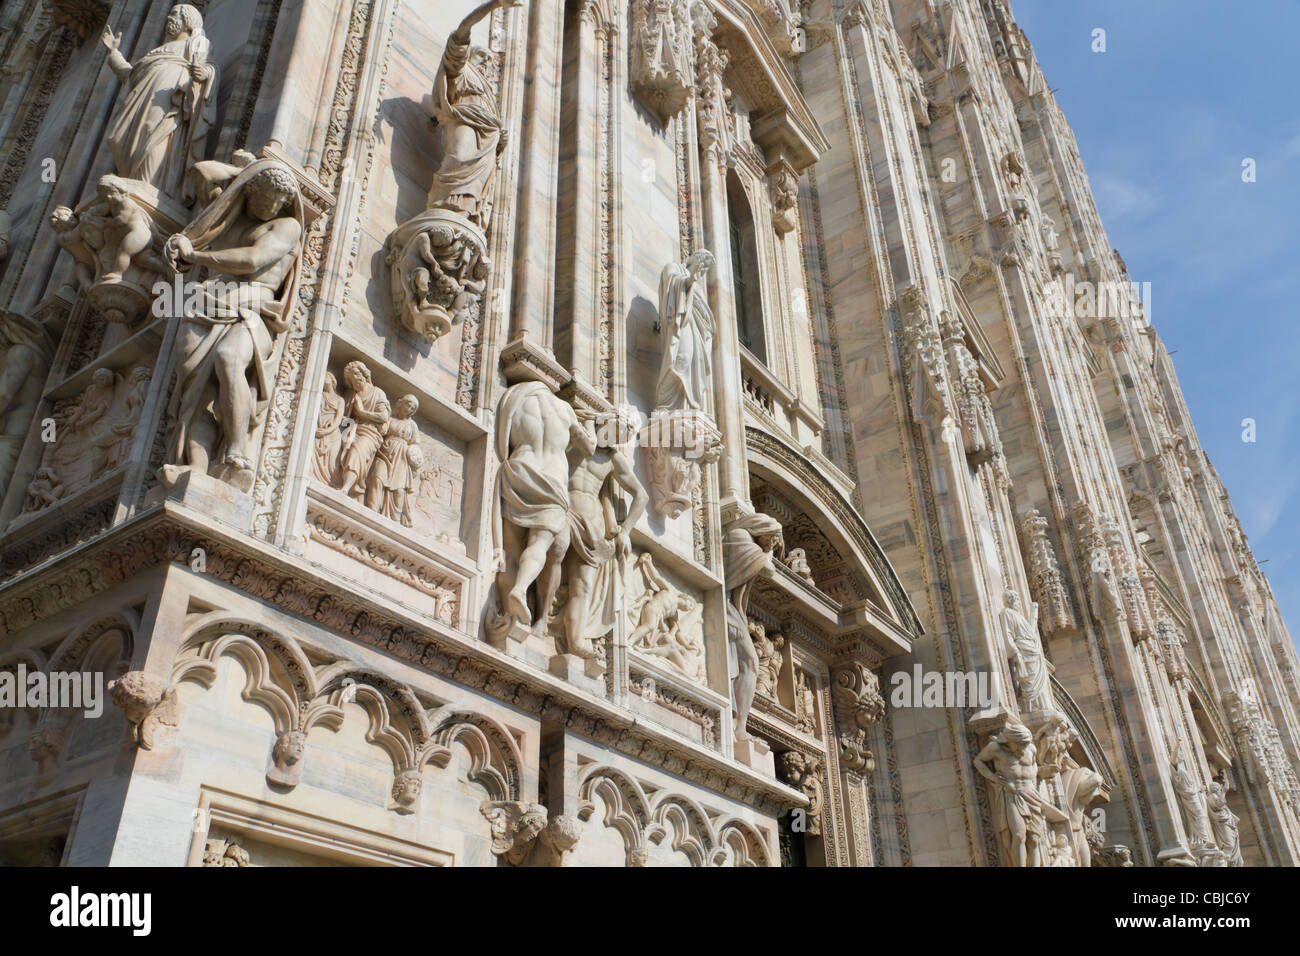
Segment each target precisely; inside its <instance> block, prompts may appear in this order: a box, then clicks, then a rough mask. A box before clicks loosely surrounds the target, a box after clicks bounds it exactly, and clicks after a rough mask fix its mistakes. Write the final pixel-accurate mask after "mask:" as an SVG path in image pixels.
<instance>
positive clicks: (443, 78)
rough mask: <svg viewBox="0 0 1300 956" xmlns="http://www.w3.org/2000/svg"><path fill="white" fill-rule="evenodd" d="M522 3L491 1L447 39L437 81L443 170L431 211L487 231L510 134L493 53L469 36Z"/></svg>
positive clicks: (437, 177) (435, 92)
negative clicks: (501, 105)
mask: <svg viewBox="0 0 1300 956" xmlns="http://www.w3.org/2000/svg"><path fill="white" fill-rule="evenodd" d="M521 2H522V0H489V2H487V3H483V4H480V5H479V6H478V7H476V8H475V9H474V10H473V11H471V12H470V14H469V15H468V16H467V17H465V19H464V20H463V21H461V24H460V26H459V27H457V28H456V31H455V32H454V33H453V34H452V35H451V36H450V37H448V38H447V46H446V48H445V49H444V50H443V53H442V64H441V65H440V66H439V67H438V74H437V76H436V77H435V79H434V81H433V115H434V120H435V121H436V122H437V124H438V126H439V128H440V129H441V130H442V165H441V166H440V167H439V169H438V171H437V172H436V173H434V176H433V189H432V190H431V191H430V193H429V205H430V206H431V207H436V208H442V209H450V210H454V211H456V212H459V213H460V214H461V215H463V216H464V217H465V218H466V219H468V220H469V221H470V222H472V223H473V224H474V225H476V226H477V227H478V228H479V229H482V230H484V231H486V230H487V228H488V224H489V219H490V216H491V212H492V204H493V198H494V192H495V185H496V175H497V157H498V156H499V155H500V154H501V152H502V151H504V150H505V148H506V129H505V124H504V122H503V120H502V117H501V113H500V111H499V109H498V106H497V98H496V93H495V92H494V91H493V89H492V86H493V83H492V79H491V68H490V59H491V54H490V53H488V51H486V50H484V49H482V48H481V47H474V46H471V44H470V31H471V30H472V29H473V28H474V26H475V25H476V24H477V23H478V22H479V21H481V20H483V19H484V18H486V17H487V16H488V15H489V14H491V13H492V12H493V11H494V10H498V9H502V8H506V7H516V6H519V5H520V3H521Z"/></svg>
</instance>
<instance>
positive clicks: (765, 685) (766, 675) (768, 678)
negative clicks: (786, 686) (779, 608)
mask: <svg viewBox="0 0 1300 956" xmlns="http://www.w3.org/2000/svg"><path fill="white" fill-rule="evenodd" d="M749 635H750V637H752V638H753V639H754V653H755V654H757V655H758V683H757V684H756V686H755V692H756V693H759V694H762V695H763V696H764V697H768V698H771V699H772V700H776V682H777V678H778V677H780V675H781V664H782V660H781V649H782V648H783V647H785V638H783V637H781V635H779V634H778V635H776V636H775V637H768V636H767V628H765V627H763V625H762V624H759V623H758V622H757V621H750V622H749Z"/></svg>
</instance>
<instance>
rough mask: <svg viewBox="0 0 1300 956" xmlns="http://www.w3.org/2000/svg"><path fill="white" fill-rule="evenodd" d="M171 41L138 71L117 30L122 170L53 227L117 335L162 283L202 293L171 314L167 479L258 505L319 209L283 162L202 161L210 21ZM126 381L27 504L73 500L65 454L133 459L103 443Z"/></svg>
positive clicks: (191, 10) (181, 19)
mask: <svg viewBox="0 0 1300 956" xmlns="http://www.w3.org/2000/svg"><path fill="white" fill-rule="evenodd" d="M165 31H166V35H165V38H164V40H163V42H162V44H161V45H159V46H158V47H157V48H155V49H153V50H151V51H149V52H148V53H147V54H145V55H144V56H142V57H140V58H139V59H138V60H137V61H136V62H135V63H134V64H133V63H131V62H129V61H128V60H127V59H126V58H125V56H123V54H122V52H121V49H120V46H121V36H120V35H117V34H114V33H113V31H112V30H111V29H107V30H105V32H104V36H103V42H104V45H105V46H106V47H107V48H108V50H109V65H110V67H111V68H112V70H113V72H114V73H115V74H116V75H117V76H118V77H119V78H120V79H121V80H122V83H123V94H122V96H121V98H120V99H119V102H118V105H117V107H116V109H115V111H114V113H113V115H112V117H111V119H110V121H109V125H108V130H107V133H106V140H107V143H108V146H109V148H110V151H111V153H112V157H113V162H114V166H115V173H113V174H109V175H106V176H104V177H103V178H101V179H100V180H99V182H98V183H97V184H96V186H95V188H94V190H93V193H92V194H91V195H90V196H89V198H87V199H86V200H85V201H83V202H82V203H81V204H80V205H79V206H78V207H77V208H76V209H75V210H74V209H71V208H69V207H67V206H60V207H58V208H56V209H55V210H54V212H53V213H52V214H51V219H50V223H51V226H52V228H53V229H54V230H55V232H56V234H57V236H58V241H59V244H60V245H61V246H62V247H63V248H64V249H65V250H67V252H68V253H69V254H70V255H71V257H72V259H73V262H74V265H75V274H76V277H77V281H78V284H79V285H80V286H81V288H82V290H83V291H85V292H86V294H87V297H88V298H89V300H90V302H91V304H92V305H94V306H95V307H96V308H97V309H98V310H99V311H100V312H101V313H102V314H103V316H104V317H105V318H106V319H108V320H109V321H111V322H122V323H126V324H128V325H132V324H135V323H137V322H138V321H140V320H141V319H142V318H144V317H145V316H146V315H148V314H151V313H152V312H153V311H154V309H155V308H156V306H157V304H158V301H160V300H159V299H158V296H157V295H156V292H157V286H158V284H159V282H161V283H162V285H163V287H166V286H167V284H168V282H170V281H171V280H173V279H174V278H175V277H176V276H184V277H185V278H186V279H187V280H188V283H189V284H190V287H191V291H190V292H188V293H187V294H186V295H185V296H184V304H183V305H182V304H181V303H180V302H173V303H172V307H171V309H170V310H169V311H170V314H171V315H175V316H177V317H178V318H179V331H178V343H177V344H178V351H179V359H178V368H177V371H176V384H175V387H174V388H173V389H172V391H171V402H170V405H169V407H168V409H167V412H168V421H169V423H170V438H169V441H168V449H167V455H166V465H165V467H164V469H163V474H162V477H163V481H164V483H166V484H168V485H171V484H174V483H175V482H176V481H177V480H179V478H180V475H181V473H183V472H184V471H187V470H193V471H196V472H202V473H206V474H208V475H210V476H211V477H213V478H217V479H220V480H224V481H227V482H229V483H230V484H232V485H233V486H234V487H235V488H237V489H238V490H240V491H244V492H247V491H249V490H250V489H251V487H252V483H253V478H254V465H255V461H254V459H255V457H256V453H255V451H254V449H253V447H252V442H253V439H254V437H255V434H256V432H257V430H258V429H259V428H260V426H261V424H262V421H263V418H264V416H265V412H266V409H267V406H268V404H269V401H270V392H271V386H272V383H273V381H274V373H275V361H274V360H275V352H276V347H277V342H278V339H279V337H280V335H281V334H282V333H283V332H285V331H286V330H287V329H288V328H289V325H290V322H291V313H292V310H293V306H294V305H295V303H296V301H297V295H296V291H297V280H298V273H299V267H300V262H301V254H302V242H303V235H304V232H305V226H306V222H305V210H304V206H303V202H302V197H301V195H300V193H299V188H298V180H297V178H296V176H295V174H294V173H293V171H292V170H291V169H290V168H289V167H288V166H286V165H285V164H284V163H281V162H279V161H278V160H275V159H269V158H264V159H257V158H256V157H254V156H253V155H252V154H250V153H246V152H242V151H240V152H237V153H236V154H235V155H234V157H233V162H230V163H226V162H219V161H213V160H204V159H203V158H202V157H203V155H204V152H205V150H206V142H207V139H208V132H209V130H210V129H211V128H212V127H213V125H214V121H215V108H216V107H215V91H216V89H217V70H216V66H215V65H214V63H213V62H212V61H211V58H210V44H209V41H208V39H207V36H206V35H205V33H204V29H203V17H202V15H201V14H200V12H199V10H198V8H197V7H195V6H193V5H191V4H185V3H182V4H177V5H176V6H175V7H173V8H172V10H171V12H170V13H169V14H168V16H167V19H166V27H165ZM191 207H193V208H192V209H191ZM101 373H103V374H101ZM133 374H134V373H133ZM113 375H114V373H113V372H111V371H109V370H106V369H101V370H99V371H97V372H96V374H95V376H94V377H93V379H92V382H91V384H90V386H89V387H88V388H87V389H86V391H85V392H84V393H83V395H82V397H81V400H80V401H79V403H78V409H79V410H78V411H77V412H76V414H75V415H74V416H73V417H72V418H71V419H70V420H69V421H68V422H66V423H65V426H66V428H65V431H66V435H67V441H66V442H65V443H63V444H61V445H59V446H58V447H57V448H51V449H47V451H46V458H47V459H50V460H49V461H47V462H43V463H42V474H40V475H38V476H37V480H38V486H37V488H36V489H35V493H34V494H32V495H30V496H29V505H31V506H37V505H39V504H40V503H42V502H46V501H48V500H49V499H50V498H51V496H57V494H58V487H59V485H60V484H62V485H64V487H65V488H66V486H67V482H66V481H65V480H63V475H61V474H60V471H61V470H66V469H67V468H68V467H70V466H69V465H68V464H67V463H66V462H65V461H61V460H60V456H63V457H64V458H67V457H68V456H69V455H71V452H72V450H73V449H74V448H76V447H79V446H80V448H81V451H82V453H83V454H88V455H89V458H88V461H89V462H92V463H94V464H100V465H102V464H103V463H104V462H105V461H109V460H111V459H113V458H114V456H116V455H119V454H120V453H121V452H122V450H123V448H124V447H125V443H126V440H125V438H123V439H122V440H109V441H108V444H106V445H100V444H97V442H98V441H99V438H91V437H90V431H91V430H92V429H93V428H94V427H95V425H96V422H98V421H99V420H100V419H102V418H103V417H104V415H105V414H106V412H104V411H101V410H100V409H101V408H103V407H106V402H107V401H108V396H109V393H111V392H112V390H113V383H112V381H111V378H112V376H113ZM141 381H142V379H140V378H137V379H136V380H135V383H134V384H135V385H137V386H138V385H140V384H141ZM134 397H135V398H138V397H139V396H134ZM138 411H139V403H138V402H137V403H135V404H131V400H128V403H127V411H126V414H127V419H126V422H127V423H129V422H130V416H131V415H132V414H135V415H137V417H138ZM123 425H124V423H123V422H115V423H114V427H115V428H117V427H123ZM87 441H89V442H90V444H89V445H87ZM69 443H73V444H69ZM0 470H3V469H2V466H0Z"/></svg>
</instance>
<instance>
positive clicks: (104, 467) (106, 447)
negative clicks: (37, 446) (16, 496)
mask: <svg viewBox="0 0 1300 956" xmlns="http://www.w3.org/2000/svg"><path fill="white" fill-rule="evenodd" d="M152 375H153V369H152V368H151V367H149V366H145V365H141V366H137V367H136V368H134V369H132V370H131V371H130V372H129V373H128V374H127V375H126V376H125V377H122V376H120V375H117V374H115V373H114V372H113V370H112V369H108V368H98V369H96V370H95V372H94V373H93V374H92V375H91V378H90V384H89V385H87V386H86V388H85V390H84V391H83V392H82V393H81V394H80V395H78V396H77V397H76V398H75V399H73V400H72V401H71V403H69V404H65V405H62V406H61V407H60V406H56V408H55V413H54V416H53V418H54V440H53V441H52V442H50V443H49V444H47V445H46V446H45V450H44V452H43V453H42V455H41V462H40V465H39V466H38V467H37V470H36V473H35V475H34V476H33V477H32V480H31V482H30V483H29V484H28V486H27V502H26V504H25V506H24V508H23V511H24V512H26V513H31V512H36V511H40V510H42V509H44V508H48V507H50V506H51V505H53V504H56V503H57V502H58V501H59V500H60V499H62V498H64V497H67V496H68V495H69V494H71V493H72V492H73V491H75V490H76V489H78V488H79V487H81V486H83V485H86V484H88V483H90V482H91V481H93V480H95V479H97V478H101V477H103V476H104V475H105V474H107V473H108V472H111V471H112V470H113V469H115V468H117V467H118V466H119V465H121V464H123V463H124V462H125V461H126V460H127V456H128V454H129V453H130V450H131V444H132V442H133V441H134V440H135V432H136V427H137V426H138V424H139V422H140V415H141V413H142V412H143V410H144V402H145V396H146V392H147V391H148V388H149V382H150V379H151V377H152Z"/></svg>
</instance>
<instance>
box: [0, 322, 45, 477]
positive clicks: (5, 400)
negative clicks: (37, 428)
mask: <svg viewBox="0 0 1300 956" xmlns="http://www.w3.org/2000/svg"><path fill="white" fill-rule="evenodd" d="M53 359H54V343H53V341H51V339H50V335H49V332H47V331H46V329H45V326H44V325H42V324H41V323H40V322H37V321H36V320H34V319H30V318H28V317H27V316H25V315H22V314H20V313H18V312H3V313H0V488H8V487H9V483H10V481H11V480H12V479H13V477H14V469H15V468H16V467H17V465H18V456H19V454H20V453H21V452H22V447H23V442H24V441H26V439H27V433H28V431H29V430H30V429H31V428H32V426H33V424H34V422H35V416H36V409H37V408H38V407H39V406H40V403H41V395H42V393H43V391H44V389H45V376H46V375H47V374H48V372H49V370H50V362H51V361H53Z"/></svg>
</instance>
